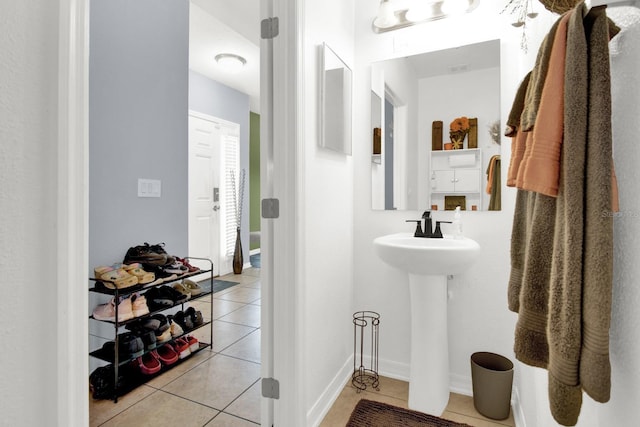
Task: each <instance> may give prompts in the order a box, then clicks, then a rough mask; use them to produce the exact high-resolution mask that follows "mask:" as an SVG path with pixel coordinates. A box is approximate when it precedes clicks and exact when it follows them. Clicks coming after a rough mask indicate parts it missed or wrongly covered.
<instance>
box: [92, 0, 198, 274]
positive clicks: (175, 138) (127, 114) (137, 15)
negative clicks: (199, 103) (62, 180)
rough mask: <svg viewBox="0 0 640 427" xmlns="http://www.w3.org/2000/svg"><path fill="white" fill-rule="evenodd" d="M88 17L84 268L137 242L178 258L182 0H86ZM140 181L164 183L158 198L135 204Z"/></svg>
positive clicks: (183, 225)
mask: <svg viewBox="0 0 640 427" xmlns="http://www.w3.org/2000/svg"><path fill="white" fill-rule="evenodd" d="M90 10H91V16H90V19H91V21H90V31H91V36H90V64H89V68H90V70H89V144H90V150H89V179H90V188H89V190H90V194H89V268H91V269H93V267H94V266H97V265H104V264H111V263H114V262H120V261H122V258H123V256H124V254H125V253H126V250H127V249H128V248H129V247H130V246H133V245H137V244H141V243H143V242H149V243H151V244H153V243H158V242H165V243H166V248H167V251H168V252H170V253H174V254H177V255H183V256H184V255H186V254H187V249H188V244H187V235H188V223H187V222H188V218H187V185H188V181H187V177H188V175H187V154H188V153H187V135H188V127H187V123H188V122H187V111H188V83H189V82H188V79H189V73H188V59H189V3H188V0H171V1H161V2H159V1H156V0H136V1H130V0H91V7H90ZM151 12H153V13H151ZM138 178H151V179H158V180H161V181H162V197H160V198H138V197H137V180H138Z"/></svg>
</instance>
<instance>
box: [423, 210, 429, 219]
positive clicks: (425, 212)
mask: <svg viewBox="0 0 640 427" xmlns="http://www.w3.org/2000/svg"><path fill="white" fill-rule="evenodd" d="M422 218H423V219H425V218H431V211H424V213H423V214H422Z"/></svg>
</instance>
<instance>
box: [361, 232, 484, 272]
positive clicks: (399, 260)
mask: <svg viewBox="0 0 640 427" xmlns="http://www.w3.org/2000/svg"><path fill="white" fill-rule="evenodd" d="M373 245H374V247H375V251H376V254H377V255H378V256H379V257H380V259H382V260H383V261H384V262H386V263H387V264H389V265H391V266H393V267H396V268H398V269H400V270H402V271H405V272H407V273H410V274H420V275H434V276H440V275H444V276H446V275H449V274H460V273H462V272H463V271H465V270H466V269H467V268H468V267H469V265H471V264H472V263H473V262H474V261H475V260H476V258H477V257H478V255H479V254H480V245H478V243H477V242H476V241H475V240H471V239H469V238H466V237H462V238H457V239H454V238H453V237H450V236H446V235H445V237H444V238H442V239H433V238H424V237H413V233H397V234H389V235H387V236H382V237H378V238H376V239H375V240H374V241H373Z"/></svg>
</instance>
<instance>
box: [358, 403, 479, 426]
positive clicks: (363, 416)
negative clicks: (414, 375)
mask: <svg viewBox="0 0 640 427" xmlns="http://www.w3.org/2000/svg"><path fill="white" fill-rule="evenodd" d="M346 427H471V426H469V424H461V423H456V422H454V421H449V420H445V419H443V418H439V417H436V416H433V415H429V414H424V413H422V412H417V411H412V410H410V409H404V408H400V407H397V406H393V405H389V404H386V403H382V402H375V401H373V400H367V399H362V400H360V401H359V402H358V404H357V405H356V407H355V408H354V409H353V412H352V413H351V418H349V422H348V423H347V426H346Z"/></svg>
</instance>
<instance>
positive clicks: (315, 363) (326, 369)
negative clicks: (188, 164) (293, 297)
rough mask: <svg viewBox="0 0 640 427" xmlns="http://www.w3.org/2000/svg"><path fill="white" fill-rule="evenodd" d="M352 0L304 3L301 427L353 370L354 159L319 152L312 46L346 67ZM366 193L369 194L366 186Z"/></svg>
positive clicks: (313, 419) (315, 416)
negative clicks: (326, 50)
mask: <svg viewBox="0 0 640 427" xmlns="http://www.w3.org/2000/svg"><path fill="white" fill-rule="evenodd" d="M354 4H355V2H354V1H353V0H348V1H345V0H328V1H313V2H305V10H304V16H305V32H304V38H303V40H304V85H305V97H306V99H305V105H304V114H305V123H304V127H303V128H304V129H305V131H304V146H303V147H301V148H302V150H304V153H305V154H304V164H303V165H299V167H301V168H304V170H305V182H304V183H301V184H302V185H303V186H304V192H303V194H304V199H303V200H302V201H301V202H302V212H304V213H303V218H302V221H303V223H304V230H305V233H304V234H305V235H304V240H305V243H304V246H303V248H302V251H303V254H304V255H303V259H304V263H303V269H304V272H303V275H304V278H305V279H304V283H302V284H300V286H303V287H304V291H303V293H304V301H305V303H304V304H305V307H304V313H305V314H306V316H305V320H304V322H305V331H304V334H303V336H304V337H305V338H304V340H305V344H304V352H305V354H304V366H305V370H304V372H305V375H306V378H305V398H306V402H307V405H306V408H305V410H306V411H307V419H308V425H313V424H314V423H316V422H317V421H319V419H321V418H322V415H323V413H324V412H325V411H326V410H328V407H329V405H330V404H331V399H332V398H333V397H334V396H333V395H334V394H335V392H336V391H337V390H338V391H339V389H341V387H342V385H343V382H344V379H345V374H346V373H350V372H349V370H350V369H352V365H351V354H352V352H353V348H352V346H353V342H352V334H353V328H352V323H351V316H352V314H353V313H352V308H353V304H352V283H353V197H354V192H355V191H354V186H353V159H354V158H353V157H352V156H347V155H344V154H340V153H338V152H335V151H331V150H327V149H323V148H320V147H319V146H318V136H319V128H318V125H319V123H318V109H319V106H320V100H319V97H318V94H319V86H318V85H319V81H320V80H319V78H320V76H319V74H318V71H319V46H321V45H322V43H323V42H326V43H327V44H328V45H329V46H330V47H331V49H333V50H334V51H335V52H336V54H337V55H338V56H339V57H340V58H341V59H342V60H343V61H345V62H346V64H347V65H348V66H350V67H353V57H354V51H353V20H354ZM366 188H369V187H368V185H367V187H366Z"/></svg>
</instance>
